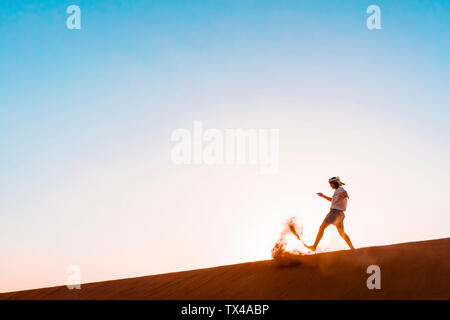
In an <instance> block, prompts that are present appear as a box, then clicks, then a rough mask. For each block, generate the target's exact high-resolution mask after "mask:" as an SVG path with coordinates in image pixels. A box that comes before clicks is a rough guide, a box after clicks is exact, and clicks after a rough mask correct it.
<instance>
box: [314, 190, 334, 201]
mask: <svg viewBox="0 0 450 320" xmlns="http://www.w3.org/2000/svg"><path fill="white" fill-rule="evenodd" d="M317 195H318V196H319V197H322V198H324V199H327V200H328V201H330V202H331V200H333V199H331V198H330V197H327V196H326V195H324V194H323V193H322V192H319V193H318V194H317Z"/></svg>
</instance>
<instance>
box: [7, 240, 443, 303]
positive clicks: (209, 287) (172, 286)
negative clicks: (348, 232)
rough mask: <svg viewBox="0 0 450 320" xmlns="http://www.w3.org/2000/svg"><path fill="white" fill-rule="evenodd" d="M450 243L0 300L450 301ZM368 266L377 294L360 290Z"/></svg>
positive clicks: (271, 262)
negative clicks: (376, 275)
mask: <svg viewBox="0 0 450 320" xmlns="http://www.w3.org/2000/svg"><path fill="white" fill-rule="evenodd" d="M449 252H450V238H444V239H437V240H428V241H419V242H409V243H401V244H394V245H386V246H375V247H367V248H359V249H356V250H353V251H350V250H343V251H335V252H326V253H319V254H314V255H299V256H289V257H288V259H289V260H288V261H286V263H279V262H280V261H276V260H266V261H257V262H248V263H241V264H234V265H227V266H219V267H213V268H206V269H198V270H190V271H182V272H173V273H167V274H160V275H151V276H144V277H137V278H129V279H119V280H111V281H104V282H96V283H86V284H82V286H81V290H69V289H67V287H66V286H65V285H64V286H58V287H51V288H42V289H34V290H25V291H17V292H8V293H0V299H19V300H21V299H36V300H39V299H44V300H49V299H50V300H51V299H63V300H65V299H161V300H167V299H212V300H216V299H263V300H264V299H446V300H447V299H450V256H449ZM369 265H378V266H379V267H380V269H381V289H379V290H377V289H373V290H369V289H368V288H367V285H366V281H367V278H368V277H369V276H370V274H368V273H367V267H368V266H369Z"/></svg>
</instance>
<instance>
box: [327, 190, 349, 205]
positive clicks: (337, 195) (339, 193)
mask: <svg viewBox="0 0 450 320" xmlns="http://www.w3.org/2000/svg"><path fill="white" fill-rule="evenodd" d="M347 199H348V194H347V191H345V189H344V188H342V187H339V188H337V189H336V190H334V194H333V197H332V200H331V209H336V210H341V211H345V210H347Z"/></svg>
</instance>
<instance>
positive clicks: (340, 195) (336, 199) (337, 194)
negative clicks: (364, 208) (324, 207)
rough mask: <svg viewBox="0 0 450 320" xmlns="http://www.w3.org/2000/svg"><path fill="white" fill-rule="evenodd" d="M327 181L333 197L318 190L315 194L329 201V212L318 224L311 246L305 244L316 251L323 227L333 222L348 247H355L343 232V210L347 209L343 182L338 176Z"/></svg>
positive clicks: (346, 195)
mask: <svg viewBox="0 0 450 320" xmlns="http://www.w3.org/2000/svg"><path fill="white" fill-rule="evenodd" d="M328 182H329V183H330V186H331V188H333V189H334V194H333V197H332V198H330V197H327V196H325V195H324V194H323V193H321V192H319V193H318V194H317V195H318V196H320V197H322V198H324V199H327V200H328V201H330V202H331V209H330V212H329V213H328V214H327V216H326V217H325V219H324V220H323V222H322V224H321V225H320V228H319V232H318V233H317V237H316V241H315V242H314V244H313V245H312V246H307V245H305V246H306V247H307V248H308V249H311V250H312V251H316V248H317V245H318V244H319V242H320V239H322V237H323V233H324V231H325V229H326V228H327V227H328V226H329V225H330V224H334V225H335V226H336V229H337V230H338V232H339V235H340V236H341V237H342V238H343V239H344V240H345V242H347V244H348V246H349V247H350V249H355V248H354V247H353V245H352V242H351V241H350V238H349V237H348V235H347V234H346V233H345V232H344V218H345V215H344V211H345V210H346V209H347V199H348V194H347V191H345V189H344V188H342V186H343V185H345V183H343V182H341V181H340V180H339V177H333V178H330V179H329V180H328Z"/></svg>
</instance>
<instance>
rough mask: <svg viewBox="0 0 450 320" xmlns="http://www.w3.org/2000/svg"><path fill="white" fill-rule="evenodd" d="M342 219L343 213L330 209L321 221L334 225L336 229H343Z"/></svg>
mask: <svg viewBox="0 0 450 320" xmlns="http://www.w3.org/2000/svg"><path fill="white" fill-rule="evenodd" d="M344 218H345V214H344V212H342V211H341V210H337V209H331V210H330V212H329V213H328V214H327V216H326V217H325V219H324V220H323V221H324V222H326V223H329V224H334V225H335V226H336V227H341V228H344Z"/></svg>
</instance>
